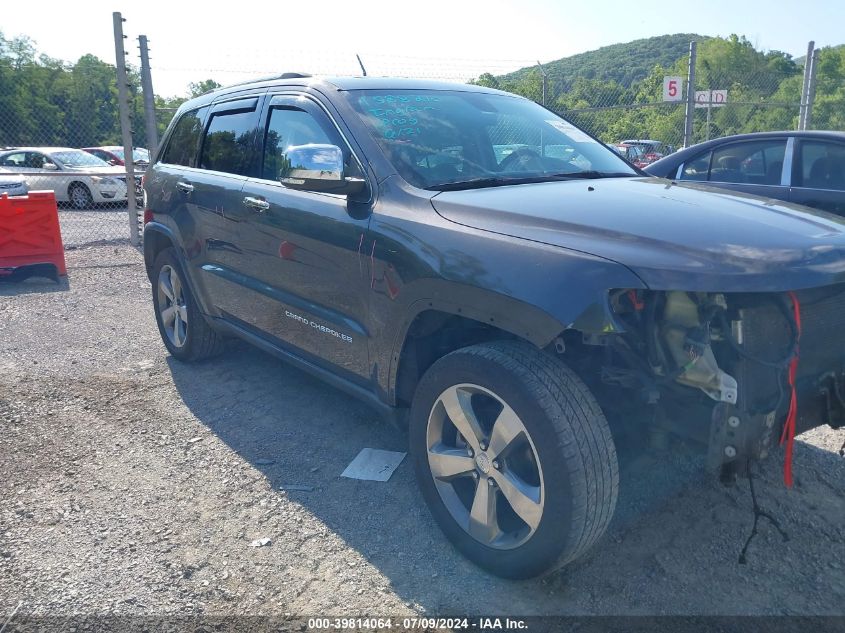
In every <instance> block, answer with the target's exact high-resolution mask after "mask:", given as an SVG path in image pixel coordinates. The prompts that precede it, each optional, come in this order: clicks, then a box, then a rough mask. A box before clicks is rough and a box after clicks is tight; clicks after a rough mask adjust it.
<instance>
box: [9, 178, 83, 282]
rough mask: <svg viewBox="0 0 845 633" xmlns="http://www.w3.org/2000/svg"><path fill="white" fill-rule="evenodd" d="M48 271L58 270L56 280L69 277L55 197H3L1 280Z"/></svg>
mask: <svg viewBox="0 0 845 633" xmlns="http://www.w3.org/2000/svg"><path fill="white" fill-rule="evenodd" d="M45 267H50V268H55V276H58V275H67V267H66V266H65V249H64V245H63V244H62V234H61V231H60V230H59V210H58V208H57V207H56V196H55V194H54V193H53V192H52V191H30V192H29V195H28V196H15V197H12V198H10V197H9V194H7V193H4V194H2V195H0V277H2V276H8V275H13V274H14V275H15V276H17V274H18V273H20V272H24V271H25V269H28V268H31V269H33V270H39V271H43V270H44V269H45Z"/></svg>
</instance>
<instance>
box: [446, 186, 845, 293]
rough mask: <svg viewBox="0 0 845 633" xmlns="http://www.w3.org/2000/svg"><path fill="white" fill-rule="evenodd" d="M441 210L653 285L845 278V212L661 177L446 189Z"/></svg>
mask: <svg viewBox="0 0 845 633" xmlns="http://www.w3.org/2000/svg"><path fill="white" fill-rule="evenodd" d="M431 202H432V204H433V205H434V208H435V210H436V211H437V212H438V213H439V214H440V215H441V216H443V217H444V218H446V219H448V220H451V221H453V222H457V223H459V224H463V225H466V226H471V227H474V228H477V229H482V230H488V231H493V232H496V233H501V234H504V235H510V236H514V237H519V238H524V239H527V240H533V241H537V242H543V243H546V244H552V245H555V246H560V247H563V248H567V249H570V250H575V251H580V252H584V253H589V254H591V255H595V256H599V257H603V258H605V259H609V260H612V261H614V262H617V263H619V264H621V265H623V266H626V267H628V268H629V269H630V270H631V271H632V272H634V273H635V274H636V275H637V276H639V277H640V279H642V280H643V282H644V283H645V284H646V285H647V286H648V287H649V288H651V289H653V290H673V289H676V290H691V291H711V292H719V291H721V292H755V291H783V290H794V289H800V288H809V287H814V286H821V285H826V284H830V283H838V282H842V281H845V220H843V219H842V218H839V217H838V216H834V215H830V214H827V213H824V212H816V211H813V210H811V209H809V208H807V207H801V206H797V205H790V204H788V203H784V202H780V201H775V200H768V199H764V198H758V197H756V196H750V195H745V194H737V193H735V192H727V191H725V190H715V189H709V188H706V187H702V186H698V185H687V184H684V185H677V184H675V183H673V182H671V181H669V180H663V179H658V178H605V179H596V180H568V181H563V182H548V183H538V184H527V185H510V186H505V187H491V188H486V189H472V190H465V191H449V192H442V193H439V194H437V195H435V196H434V197H433V198H432V201H431Z"/></svg>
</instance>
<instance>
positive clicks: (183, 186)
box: [176, 181, 194, 193]
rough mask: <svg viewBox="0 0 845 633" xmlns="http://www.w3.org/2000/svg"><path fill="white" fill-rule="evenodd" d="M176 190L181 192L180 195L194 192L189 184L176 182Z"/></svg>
mask: <svg viewBox="0 0 845 633" xmlns="http://www.w3.org/2000/svg"><path fill="white" fill-rule="evenodd" d="M176 188H177V189H178V190H179V191H181V192H182V193H191V192H192V191H193V190H194V186H193V185H192V184H191V183H189V182H181V181H179V182H177V183H176Z"/></svg>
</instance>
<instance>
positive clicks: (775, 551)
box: [0, 246, 845, 621]
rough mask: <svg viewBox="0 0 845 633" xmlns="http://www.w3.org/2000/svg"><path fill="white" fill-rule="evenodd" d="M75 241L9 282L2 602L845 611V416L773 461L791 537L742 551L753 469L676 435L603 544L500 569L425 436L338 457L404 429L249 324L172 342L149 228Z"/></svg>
mask: <svg viewBox="0 0 845 633" xmlns="http://www.w3.org/2000/svg"><path fill="white" fill-rule="evenodd" d="M67 259H68V266H69V275H68V281H66V282H64V283H63V284H61V285H56V284H53V283H51V282H41V281H37V280H30V281H28V282H25V283H22V284H18V285H14V286H12V285H5V286H3V285H0V324H2V326H0V430H2V434H0V451H2V455H3V457H2V460H0V614H2V613H9V612H10V611H11V610H12V609H13V608H14V607H15V605H17V604H18V602H19V601H23V606H22V607H21V613H27V614H31V615H38V614H72V613H86V614H90V613H105V612H108V613H114V614H127V615H128V614H147V615H149V614H154V615H161V614H176V613H180V614H190V613H204V614H209V615H210V614H229V615H231V614H265V615H283V614H285V613H292V614H312V615H313V614H337V615H352V614H365V613H369V614H383V615H399V614H406V613H408V614H410V613H424V614H455V613H476V614H479V613H480V614H503V613H504V614H518V615H531V614H543V615H547V614H632V613H633V614H697V615H699V614H700V615H703V614H726V615H734V614H806V615H816V614H845V460H843V459H842V458H840V457H839V455H838V454H837V451H838V449H839V447H840V445H841V444H842V442H843V439H845V433H843V432H842V431H838V432H837V431H832V430H831V429H829V428H825V429H816V430H815V431H813V432H810V433H807V434H805V435H803V436H801V437H800V438H799V441H798V442H797V443H796V454H795V471H796V473H797V476H796V485H795V487H794V489H792V490H786V489H785V488H784V487H783V484H782V482H781V468H782V454H781V453H775V455H773V457H772V458H771V459H770V460H769V461H768V462H767V463H766V464H765V465H764V466H763V468H762V472H761V473H760V476H759V478H758V479H757V481H756V489H757V492H758V497H759V499H760V503H761V505H762V506H763V507H764V508H765V509H766V510H768V511H769V512H771V513H772V514H773V515H774V516H776V517H777V518H778V520H779V521H780V522H781V524H782V525H783V527H784V528H785V529H786V530H787V532H788V533H789V535H790V540H789V541H788V542H782V540H781V538H780V537H779V535H778V534H777V532H776V531H775V530H774V529H773V528H772V527H771V526H770V525H768V524H766V523H765V522H764V523H763V524H762V525H761V530H760V535H759V536H758V537H757V539H756V540H755V541H754V543H753V545H752V546H751V549H750V554H749V561H748V564H747V565H739V564H738V563H737V556H738V553H739V550H740V549H741V546H742V543H743V541H744V540H745V538H746V536H747V535H748V533H749V530H750V528H751V520H752V512H751V500H750V496H749V493H748V486H747V482H741V483H740V485H738V486H737V487H735V488H728V489H726V488H722V487H721V486H720V485H719V484H718V483H716V482H715V481H714V480H713V479H711V478H710V477H708V476H707V475H705V474H704V473H703V471H702V457H701V455H700V453H699V452H698V451H697V450H694V449H693V448H691V447H688V446H686V445H684V444H681V443H672V444H671V445H670V447H669V448H668V449H665V450H663V451H660V452H654V451H648V452H645V453H644V454H643V453H641V452H635V451H633V450H631V449H629V448H628V447H627V446H621V447H620V453H621V456H622V459H623V464H622V473H621V477H622V490H621V496H620V503H619V507H618V510H617V514H616V517H615V518H614V523H613V525H612V527H611V529H610V531H609V533H608V535H607V536H606V537H605V538H604V539H603V540H602V542H601V543H600V545H599V546H598V547H597V548H596V549H595V550H594V551H593V552H592V553H591V554H590V555H589V556H588V557H587V558H586V559H584V560H582V561H579V562H578V563H577V564H575V565H574V566H572V567H570V568H568V569H566V570H564V571H563V572H561V573H559V574H556V575H554V576H551V577H548V578H545V579H542V580H532V581H524V582H511V581H504V580H501V579H498V578H494V577H491V576H489V575H487V574H485V573H484V572H482V571H480V570H479V569H477V568H475V567H474V566H473V565H471V564H470V563H468V562H466V561H465V560H464V559H462V558H461V557H460V556H459V555H458V554H457V553H456V552H455V551H454V550H453V549H452V548H451V546H450V545H449V544H448V542H447V541H446V540H445V539H444V537H443V536H441V534H440V532H439V531H438V529H437V528H436V526H435V525H434V523H433V521H432V519H431V518H430V516H429V514H428V512H427V510H426V509H425V508H424V507H423V505H422V499H421V497H420V494H419V493H418V491H417V488H416V485H415V483H414V481H413V475H412V469H411V465H410V463H409V462H408V460H407V459H406V460H405V462H403V463H402V465H401V466H400V467H399V468H398V470H397V471H396V473H395V474H394V475H393V477H392V479H391V480H390V481H389V482H387V483H377V482H362V481H353V480H349V479H344V478H341V477H340V476H339V475H340V473H341V472H342V471H343V469H344V468H345V467H346V465H347V464H348V463H349V462H350V461H351V460H352V458H354V457H355V455H356V454H357V453H358V452H359V450H360V449H361V448H363V447H374V448H383V449H388V450H398V451H401V450H404V448H405V442H406V438H405V435H404V434H403V433H401V432H399V431H396V430H395V429H393V428H392V427H390V426H389V425H388V424H386V423H385V422H383V421H382V420H381V419H380V418H379V417H378V416H377V415H376V414H375V413H374V412H372V411H371V410H370V409H368V408H367V407H365V406H364V405H362V404H360V403H358V402H357V401H355V400H352V399H351V398H349V397H347V396H345V395H344V394H342V393H340V392H337V391H335V390H333V389H331V388H329V387H327V386H325V385H323V384H322V383H320V382H318V381H316V380H313V379H311V378H310V377H308V376H305V375H303V374H301V373H300V372H298V371H294V370H292V369H291V368H289V367H288V366H286V365H285V364H283V363H282V362H280V361H277V360H276V359H274V358H271V357H269V356H267V355H265V354H263V353H261V352H259V351H256V350H253V349H250V348H248V347H247V346H245V345H238V344H235V345H233V346H232V349H231V350H230V351H229V352H227V353H226V354H225V355H224V356H222V357H220V358H217V359H214V360H212V361H209V362H205V363H202V364H199V365H193V366H186V365H182V364H180V363H178V362H175V361H174V360H173V359H171V358H170V357H169V356H168V355H167V354H166V352H165V349H164V347H163V345H162V344H161V343H160V341H159V338H158V332H157V330H156V327H155V322H154V318H153V315H152V310H151V304H150V300H149V284H148V282H147V279H146V277H145V275H144V271H143V266H142V259H141V256H140V255H139V254H138V252H137V251H135V250H133V249H131V248H130V247H128V246H119V247H114V246H94V247H86V248H82V249H78V250H72V251H69V252H68V253H67ZM286 488H287V489H286ZM297 488H300V489H297ZM265 537H266V538H269V539H271V544H270V545H267V546H264V547H251V546H250V543H251V542H252V541H253V540H255V539H259V538H265ZM0 621H2V617H0Z"/></svg>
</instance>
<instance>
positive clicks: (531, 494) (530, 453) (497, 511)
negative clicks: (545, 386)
mask: <svg viewBox="0 0 845 633" xmlns="http://www.w3.org/2000/svg"><path fill="white" fill-rule="evenodd" d="M426 444H427V446H426V449H427V456H428V465H429V469H430V471H431V475H432V477H433V479H434V483H435V487H436V488H437V491H438V493H439V494H440V498H441V500H442V501H443V503H444V505H445V506H446V508H447V510H448V511H449V513H450V514H451V516H452V519H454V520H455V522H456V523H457V524H458V525H460V526H461V527H462V528H463V529H464V530H465V531H466V532H467V533H468V534H469V535H470V536H472V537H473V538H474V539H475V540H476V541H478V542H480V543H482V544H483V545H486V546H487V547H491V548H494V549H513V548H516V547H519V546H520V545H522V544H523V543H525V542H526V541H527V540H528V539H530V538H531V536H532V535H533V534H534V532H535V531H536V530H537V527H538V526H539V524H540V519H541V518H542V516H543V505H544V487H543V472H542V468H541V466H540V460H539V459H538V457H537V450H536V447H535V446H534V443H533V442H532V440H531V437H530V435H529V434H528V431H527V429H526V428H525V425H524V424H523V422H522V420H520V418H519V416H518V415H517V414H516V412H515V411H514V410H513V409H512V408H511V407H510V406H509V405H508V404H507V403H506V402H505V401H504V400H502V399H501V398H500V397H499V396H497V395H496V394H495V393H493V392H492V391H490V390H489V389H486V388H484V387H481V386H479V385H474V384H459V385H454V386H452V387H449V388H448V389H446V390H445V391H444V392H443V393H442V394H440V396H439V397H438V398H437V400H436V401H435V403H434V406H433V407H432V408H431V413H430V415H429V418H428V427H427V430H426Z"/></svg>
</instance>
